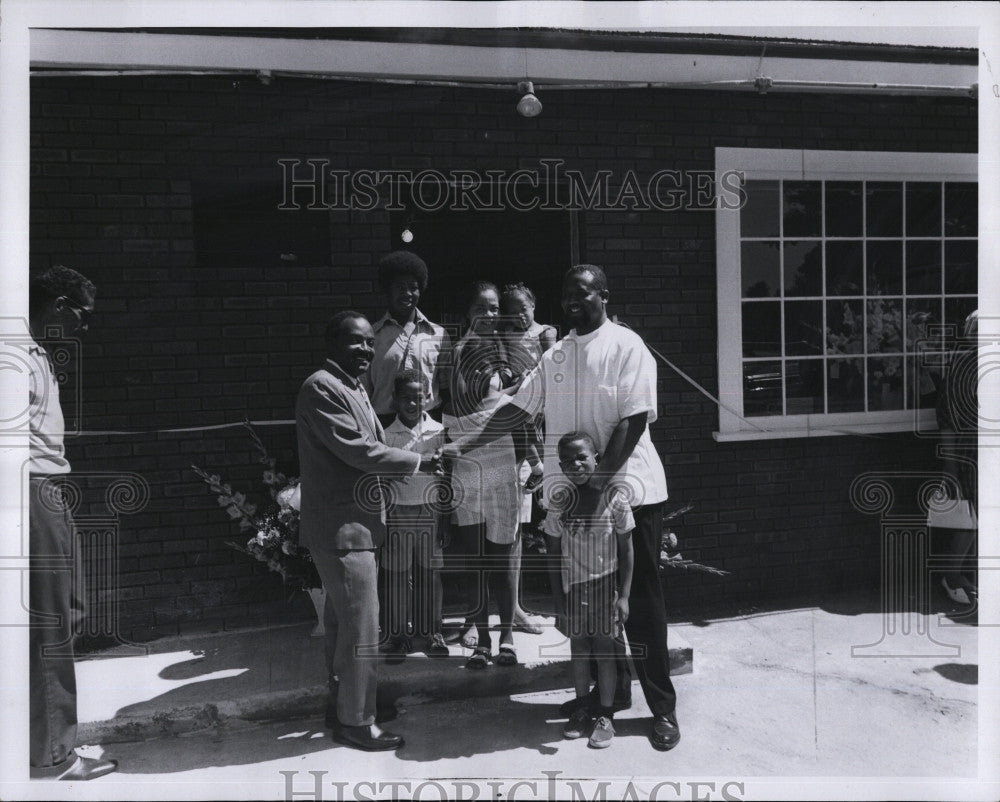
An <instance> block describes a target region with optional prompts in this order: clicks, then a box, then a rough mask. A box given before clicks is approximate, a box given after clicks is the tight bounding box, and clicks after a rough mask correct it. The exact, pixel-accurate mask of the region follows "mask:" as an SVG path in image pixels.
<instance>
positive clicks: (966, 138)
mask: <svg viewBox="0 0 1000 802" xmlns="http://www.w3.org/2000/svg"><path fill="white" fill-rule="evenodd" d="M515 100H516V98H514V97H513V96H508V95H507V94H501V93H496V92H487V91H471V90H459V89H438V88H414V87H392V86H376V85H365V84H355V83H350V84H340V83H336V82H322V81H289V80H276V81H275V82H274V83H273V84H272V85H270V86H264V85H261V84H260V83H258V82H257V81H253V80H240V81H237V82H234V81H232V80H228V79H219V78H182V77H178V78H136V79H131V78H114V79H112V78H65V79H53V78H45V79H35V80H34V81H33V83H32V97H31V101H32V132H31V139H32V148H33V150H32V167H31V169H32V184H31V260H32V267H33V268H37V269H41V268H44V267H46V266H48V265H50V264H56V263H66V264H69V265H71V266H74V267H76V268H77V269H79V270H81V271H82V272H83V273H85V274H87V275H88V276H89V277H91V278H92V279H93V280H94V281H95V282H96V283H97V284H98V286H99V295H98V312H97V314H96V315H95V317H94V320H93V323H92V325H91V332H90V334H89V336H88V338H87V341H86V344H85V346H84V359H83V362H82V368H83V378H82V386H83V393H82V396H83V400H82V407H81V408H80V409H79V412H80V413H81V422H82V428H83V429H84V430H87V431H98V430H119V429H121V430H129V431H132V430H140V431H141V432H142V433H139V434H133V435H130V436H114V435H105V436H93V435H88V436H83V437H75V438H71V439H70V440H69V441H68V449H69V454H70V458H71V460H72V462H73V465H74V469H75V470H77V471H90V472H99V471H114V470H127V471H133V472H136V473H139V474H141V475H142V476H143V477H144V478H145V479H146V480H147V481H148V482H149V483H150V486H151V496H150V499H149V503H148V504H147V506H146V507H145V508H144V509H143V510H142V511H141V512H139V513H137V514H135V515H132V516H126V517H123V518H122V519H121V522H120V538H121V543H120V570H121V572H122V573H121V580H122V588H123V591H122V598H123V600H127V601H123V609H122V623H121V625H122V628H123V631H124V632H126V633H127V634H129V635H130V636H132V637H137V638H138V637H148V636H150V635H156V634H164V633H171V632H176V631H177V629H178V628H179V627H180V628H185V629H187V628H191V627H195V626H214V625H218V624H219V623H220V622H224V623H226V624H227V625H228V624H240V623H245V622H247V621H249V620H252V619H254V618H256V617H259V616H261V615H282V614H285V611H287V610H288V609H289V604H288V602H287V601H286V599H285V595H286V593H285V591H284V589H283V588H282V587H281V584H280V582H279V581H278V580H277V579H276V578H275V577H274V575H271V574H269V573H268V572H267V571H266V570H265V569H263V568H261V567H258V566H256V565H254V564H252V563H251V562H250V561H249V559H248V558H246V557H244V556H243V555H240V554H237V553H235V552H233V551H232V550H230V549H229V548H228V547H227V546H226V545H225V541H226V540H229V539H233V538H234V537H235V536H236V535H237V532H236V531H235V527H234V526H231V525H230V524H228V523H227V521H226V520H225V517H224V515H223V513H222V512H221V510H220V509H219V508H218V507H217V506H216V504H215V501H214V499H213V498H212V497H211V496H210V495H209V494H208V492H207V490H206V488H205V487H204V485H202V484H201V482H200V481H199V480H198V479H197V477H196V476H195V475H194V474H193V473H192V471H191V470H190V469H189V465H190V464H191V463H196V464H199V465H202V466H204V467H207V468H209V469H211V470H213V471H218V472H220V473H223V474H224V475H225V476H226V477H228V478H229V479H230V480H231V481H232V482H233V483H234V484H236V485H239V486H241V487H244V488H246V489H248V490H250V489H256V487H257V480H258V477H259V472H258V469H257V466H255V465H254V464H253V463H252V454H251V452H250V448H249V443H248V442H247V438H246V437H245V435H244V433H243V431H242V430H241V429H239V428H235V429H234V428H230V429H218V430H212V431H206V432H200V433H156V430H161V429H167V428H176V427H187V426H213V425H219V424H225V423H231V422H234V421H239V420H242V419H243V418H251V419H266V420H271V419H274V420H282V419H289V418H291V417H293V404H294V398H295V394H296V391H297V389H298V386H299V384H300V382H301V380H302V379H303V378H304V377H305V376H306V375H307V374H308V373H309V372H311V370H312V369H314V367H315V366H317V365H318V364H319V363H320V361H321V359H322V353H321V352H322V348H321V338H322V330H323V326H324V324H325V321H326V320H327V318H328V317H329V316H330V314H331V312H332V311H334V310H336V309H338V308H343V307H345V306H348V305H350V306H353V307H356V308H359V309H361V310H362V311H365V312H367V313H370V314H372V315H376V314H380V312H381V310H380V299H379V295H378V292H377V288H376V287H375V286H374V284H373V278H374V274H373V265H374V264H375V262H376V261H377V260H378V258H379V257H380V256H381V255H382V254H383V253H385V252H386V251H388V250H389V249H391V248H392V247H395V243H394V242H393V240H392V231H391V230H390V225H389V221H390V215H389V213H388V212H386V211H385V210H384V209H376V210H373V211H370V212H359V211H331V212H310V213H309V214H320V215H325V217H324V218H323V219H324V220H325V221H328V227H329V242H330V246H329V258H328V259H322V258H320V259H314V260H312V261H310V262H308V263H302V262H292V261H282V260H279V259H273V258H271V257H270V256H268V257H266V258H265V257H264V256H261V258H259V259H256V258H254V257H253V256H252V255H248V256H246V257H245V258H244V257H241V258H240V260H239V263H238V264H237V265H236V266H228V267H225V268H223V267H219V266H218V265H217V264H215V263H213V260H212V259H210V258H207V256H206V254H199V252H198V242H199V236H200V232H199V231H198V229H197V223H198V220H197V218H198V214H197V213H196V212H197V208H198V206H197V205H198V203H199V202H200V201H199V193H200V192H204V191H207V190H204V188H205V187H218V186H228V187H230V188H231V190H233V191H235V192H236V193H241V192H242V193H244V194H249V193H253V192H259V191H261V187H267V186H270V185H273V184H274V183H275V182H276V181H280V169H279V167H278V163H277V160H278V159H280V158H302V159H305V158H310V157H318V158H325V159H328V160H329V161H330V162H331V167H333V168H336V169H344V170H356V169H393V168H434V169H438V170H442V171H447V170H455V169H472V170H476V171H479V172H480V173H482V172H483V171H485V170H487V169H499V170H506V171H508V172H509V171H512V170H513V169H516V168H517V167H527V168H529V169H536V168H538V162H539V159H543V158H558V159H562V160H564V161H565V163H566V167H567V168H570V169H578V170H581V171H582V172H583V173H584V174H585V175H592V174H594V173H596V171H598V170H601V169H609V170H611V171H612V173H613V176H614V178H613V179H612V186H614V184H615V182H616V181H618V180H620V179H621V177H622V176H623V175H624V173H625V171H627V170H632V171H634V172H635V173H636V174H637V175H638V176H639V177H640V178H642V177H643V176H649V175H651V174H652V173H654V172H655V171H656V170H659V169H665V168H675V169H682V170H712V169H713V168H714V151H713V148H714V147H716V146H746V147H772V148H777V147H787V148H817V149H863V150H913V151H937V150H941V151H958V152H973V151H975V150H976V146H977V143H976V116H975V115H976V105H975V102H974V101H967V100H962V99H931V98H884V97H883V98H855V97H848V96H844V95H831V96H826V97H824V96H820V95H781V94H771V95H766V96H758V95H756V94H742V93H721V92H712V93H709V92H681V91H661V90H648V91H647V90H629V91H619V92H608V91H603V92H596V91H588V92H586V93H583V92H581V93H568V92H562V93H558V94H553V95H552V96H551V97H545V98H544V102H545V111H544V113H543V115H542V116H540V117H538V118H536V119H534V120H525V119H522V118H521V117H519V116H517V115H516V114H515V113H514V111H513V103H514V101H515ZM580 218H581V219H580V231H581V241H580V243H579V248H580V258H581V260H582V261H591V262H596V263H598V264H602V265H604V266H605V267H606V268H607V271H608V274H609V277H610V280H611V288H612V300H611V308H610V311H611V312H617V313H618V314H620V315H621V316H622V318H623V320H625V321H627V322H628V323H629V324H630V325H631V326H633V327H634V328H635V329H637V330H638V331H639V332H640V333H641V334H642V335H643V336H644V338H645V339H646V340H647V341H648V342H649V343H650V345H652V346H653V347H655V348H656V349H658V350H659V351H661V352H662V353H663V354H665V355H666V356H667V357H668V358H669V359H671V360H672V361H674V362H675V363H676V364H677V366H678V367H679V368H681V369H682V370H683V371H685V372H686V373H687V374H688V375H690V376H691V377H693V378H694V379H695V380H697V381H698V382H699V383H701V384H702V385H704V386H705V387H706V388H707V389H708V390H709V391H710V392H713V393H714V392H715V391H716V390H717V376H716V373H717V364H716V314H717V312H716V306H715V254H714V250H715V245H714V242H715V240H714V237H715V232H714V215H713V213H712V212H711V211H704V210H691V211H676V212H640V211H614V212H610V211H605V212H598V211H586V212H581V213H580ZM289 230H290V231H291V230H294V226H293V227H292V228H290V229H289ZM433 268H434V266H433V264H431V270H432V281H433ZM525 278H526V279H527V280H528V281H529V283H530V277H527V276H526V277H525ZM428 294H429V296H432V294H433V287H432V289H431V290H430V291H429V293H428ZM429 300H432V299H429ZM425 306H428V304H425ZM659 379H660V380H659V389H660V415H661V417H660V421H659V422H658V423H657V424H655V425H654V427H653V438H654V441H655V443H656V445H657V447H658V448H659V450H660V452H661V453H662V455H663V457H664V460H665V463H666V466H667V473H668V481H669V484H670V488H671V495H672V498H673V499H675V500H677V501H678V502H683V501H692V502H694V504H695V505H696V509H695V510H694V511H693V512H692V513H689V514H688V515H687V517H686V519H685V520H684V523H683V524H682V525H681V526H680V527H679V528H678V533H679V535H680V536H681V538H682V550H683V551H684V553H685V556H690V557H696V558H700V559H702V560H704V561H708V562H712V563H714V564H716V565H719V566H722V567H725V568H728V569H730V570H731V571H732V572H733V576H732V577H731V578H729V579H727V580H719V579H716V578H711V577H704V576H702V575H688V574H681V573H679V572H677V573H676V574H675V575H674V576H672V577H671V579H672V580H673V582H672V591H671V592H672V597H673V601H674V602H675V604H678V605H680V604H685V603H690V604H695V605H697V604H699V603H701V602H702V601H704V600H708V599H718V598H720V596H721V597H724V598H726V599H728V600H731V601H732V602H733V603H734V604H752V603H757V602H761V601H764V600H767V599H771V598H774V597H776V596H780V595H782V594H790V593H798V594H800V598H802V595H801V594H803V593H813V592H820V591H824V590H830V589H837V588H846V587H852V586H855V585H858V584H863V583H872V582H874V581H875V578H876V576H877V570H878V559H879V541H878V532H879V524H878V521H877V520H876V519H875V518H873V517H872V516H867V515H862V514H861V513H859V512H856V511H855V510H854V509H853V508H852V507H851V505H850V503H849V499H848V488H849V486H850V483H851V481H852V479H853V478H854V477H855V476H857V475H858V474H860V473H862V472H865V471H871V470H887V471H891V470H898V469H900V468H903V467H907V468H911V469H912V468H914V467H915V466H923V467H927V468H928V469H932V468H933V466H934V462H933V456H932V448H931V445H930V444H929V443H928V442H927V441H921V440H918V439H916V438H913V437H911V436H907V435H892V436H883V437H875V438H860V437H827V438H815V439H790V440H770V441H767V440H765V441H756V442H744V443H726V444H721V443H716V442H714V441H713V439H712V436H711V433H712V431H713V430H714V429H715V428H716V427H717V423H718V421H717V414H716V410H715V406H714V404H713V403H712V402H711V401H710V400H708V399H707V398H705V397H704V396H703V395H701V394H700V393H699V392H698V391H697V390H695V389H694V388H693V387H691V386H690V385H689V384H687V383H686V382H684V381H683V380H681V379H680V378H679V377H678V376H676V375H674V374H673V373H672V372H671V371H670V370H669V369H667V368H666V367H665V366H662V365H661V368H660V374H659ZM73 396H74V387H73V386H72V383H71V385H70V386H68V387H67V388H66V389H64V397H65V398H66V399H67V405H68V406H69V407H73V406H74V404H73V402H72V398H73ZM72 412H73V410H72V409H71V410H70V413H71V414H72ZM261 433H262V435H263V437H264V439H265V441H266V442H267V444H268V446H269V447H270V448H272V451H273V454H274V455H275V456H277V457H278V458H279V462H280V463H281V464H282V465H283V466H284V467H285V468H286V469H287V471H288V472H289V473H295V472H296V470H297V468H296V465H295V454H294V432H293V428H292V427H291V426H277V427H273V428H267V429H264V430H262V432H261Z"/></svg>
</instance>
